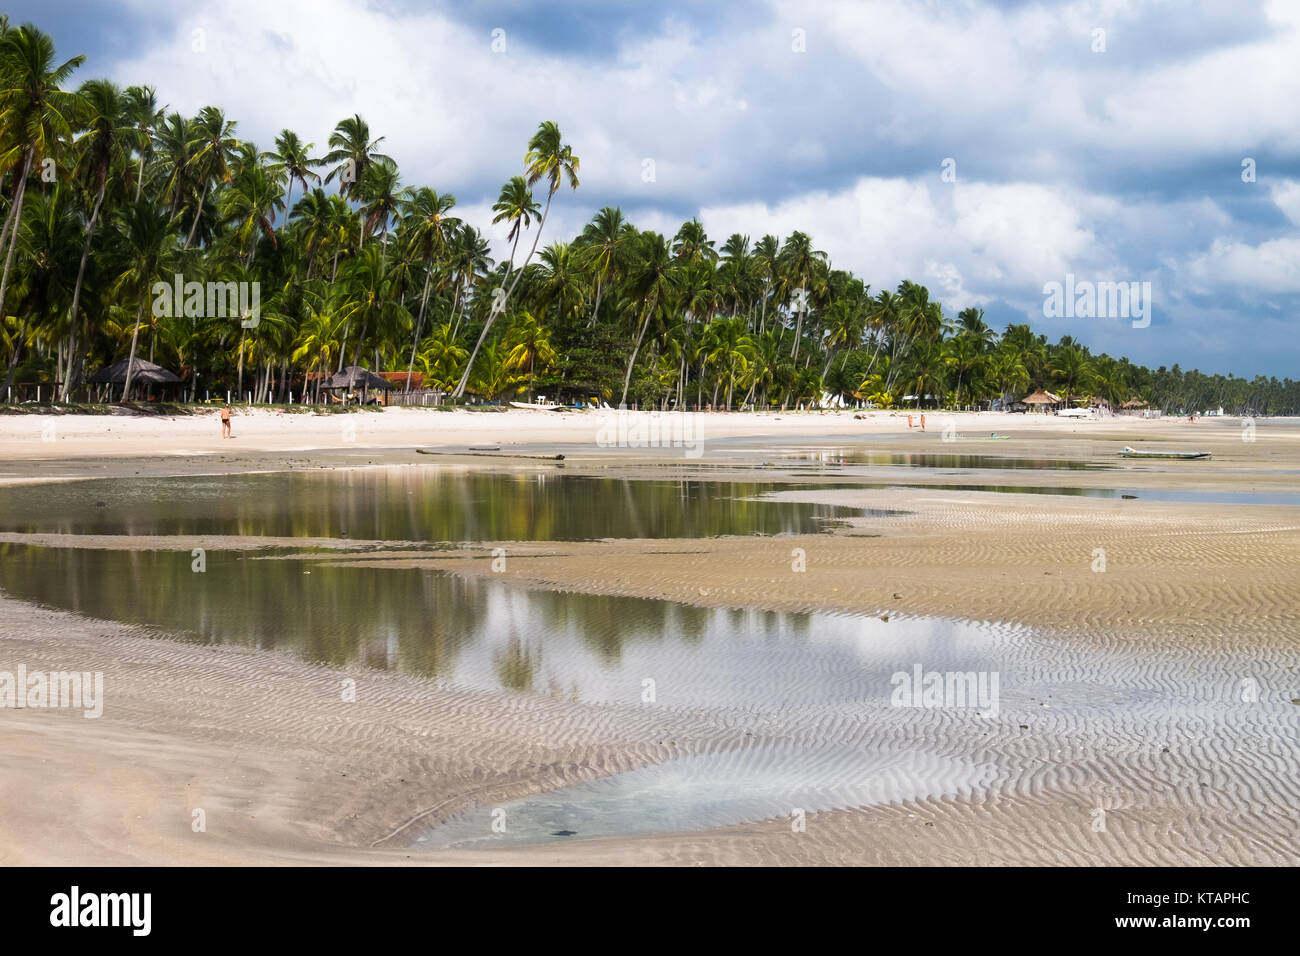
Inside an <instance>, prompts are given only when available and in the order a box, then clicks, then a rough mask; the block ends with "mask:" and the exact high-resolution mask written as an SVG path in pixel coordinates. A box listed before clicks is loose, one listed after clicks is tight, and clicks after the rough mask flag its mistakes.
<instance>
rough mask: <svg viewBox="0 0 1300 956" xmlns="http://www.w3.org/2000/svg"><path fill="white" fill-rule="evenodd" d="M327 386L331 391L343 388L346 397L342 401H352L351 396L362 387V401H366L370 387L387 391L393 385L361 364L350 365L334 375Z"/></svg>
mask: <svg viewBox="0 0 1300 956" xmlns="http://www.w3.org/2000/svg"><path fill="white" fill-rule="evenodd" d="M325 387H326V388H328V389H330V390H331V391H339V390H343V391H344V397H343V399H342V401H344V402H347V401H350V396H351V395H352V394H353V393H355V392H356V391H357V389H360V390H361V401H362V403H364V402H365V401H366V396H367V395H368V394H369V392H370V389H372V388H374V389H381V390H384V391H387V390H388V389H390V388H392V387H393V386H392V385H390V384H389V383H388V382H387V380H385V379H384V378H382V377H380V376H378V375H376V374H375V373H374V372H372V371H370V369H368V368H362V367H361V366H360V365H349V366H348V367H347V368H345V369H344V370H343V371H341V372H337V373H336V374H334V375H332V376H331V377H330V380H329V381H328V382H327V383H326V384H325Z"/></svg>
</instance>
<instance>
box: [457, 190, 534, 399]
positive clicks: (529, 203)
mask: <svg viewBox="0 0 1300 956" xmlns="http://www.w3.org/2000/svg"><path fill="white" fill-rule="evenodd" d="M492 209H493V211H494V212H495V213H496V216H494V217H493V219H492V221H493V222H494V223H498V222H508V223H510V231H509V232H508V233H507V234H506V238H507V239H508V240H509V241H510V261H509V264H508V265H507V266H506V272H505V280H508V279H509V278H510V273H511V271H512V270H513V269H514V265H515V252H516V250H517V249H518V248H519V239H520V237H521V236H522V235H523V231H524V230H525V229H527V228H528V227H529V225H531V224H532V221H533V220H534V219H536V218H537V216H538V214H539V210H540V209H541V207H540V206H538V205H537V203H536V202H535V201H534V200H533V191H532V190H531V189H529V188H528V182H527V181H526V180H525V179H524V177H523V176H513V177H511V179H510V181H509V182H507V183H506V184H505V185H504V186H502V187H501V194H500V195H499V196H498V197H497V201H496V202H495V203H493V204H492ZM538 231H539V233H540V231H541V230H540V226H539V228H538ZM535 245H536V242H535V241H534V246H535ZM519 275H523V269H520V270H519ZM515 281H516V282H517V281H518V279H516V280H515ZM513 288H514V285H513V284H512V285H511V286H510V289H513ZM503 290H504V291H503ZM509 295H510V291H509V290H506V289H505V285H504V280H503V282H502V286H501V287H500V288H499V289H498V290H497V292H496V293H494V294H493V296H492V310H491V312H489V313H488V317H487V321H486V322H485V323H484V324H483V330H482V331H481V332H480V333H479V336H478V341H477V342H475V343H474V349H473V351H471V352H470V355H469V362H468V363H466V365H465V374H464V375H462V376H461V379H460V381H459V382H458V383H457V384H456V388H455V390H454V391H453V392H452V393H451V394H452V397H453V398H460V397H461V396H462V395H464V394H465V388H466V386H467V384H468V383H469V376H470V372H471V371H472V370H473V368H474V360H475V358H477V356H478V351H479V349H481V348H482V347H483V342H484V341H485V340H486V339H487V335H488V330H489V329H491V328H492V324H493V322H495V321H496V317H497V316H498V315H500V314H501V313H502V312H504V311H505V307H506V299H507V298H508V297H509Z"/></svg>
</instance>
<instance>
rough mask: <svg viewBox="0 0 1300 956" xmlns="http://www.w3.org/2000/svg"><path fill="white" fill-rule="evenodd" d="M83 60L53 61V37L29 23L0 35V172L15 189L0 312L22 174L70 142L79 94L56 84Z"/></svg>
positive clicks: (0, 233)
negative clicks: (10, 175)
mask: <svg viewBox="0 0 1300 956" xmlns="http://www.w3.org/2000/svg"><path fill="white" fill-rule="evenodd" d="M85 61H86V58H85V57H84V56H74V57H72V58H71V59H68V60H65V61H64V62H63V63H61V64H59V65H57V66H56V65H55V62H54V41H53V40H51V39H50V37H49V36H48V35H47V34H45V33H42V32H41V31H40V30H38V29H36V27H34V26H32V25H31V24H23V25H22V26H21V27H19V28H18V29H16V30H6V31H5V32H4V34H3V35H2V36H0V76H3V86H4V89H2V90H0V129H2V130H3V131H4V140H3V147H0V172H6V171H9V170H14V171H16V173H17V191H16V192H15V193H14V199H13V203H12V204H11V205H10V207H9V216H8V218H6V220H5V224H4V227H3V228H2V229H0V249H4V248H5V242H6V238H5V237H6V235H7V236H8V251H7V252H6V254H5V265H4V274H3V276H2V277H0V316H3V315H4V314H5V301H6V297H7V295H8V293H9V271H10V269H11V267H12V266H13V259H14V249H15V248H16V247H17V245H18V242H17V236H18V225H19V223H21V222H22V218H23V199H24V197H25V196H26V194H27V177H28V176H29V175H30V174H31V171H32V166H33V165H35V164H36V163H37V162H42V163H43V162H44V161H45V160H57V159H58V157H59V156H60V154H61V153H62V152H63V148H64V146H65V145H66V144H67V143H69V142H71V140H72V134H73V130H74V129H75V128H76V126H77V125H78V123H79V122H80V114H81V113H82V111H83V109H84V106H83V103H82V101H81V98H80V97H78V96H77V95H76V94H75V93H68V92H65V91H64V90H62V89H60V86H62V84H63V83H64V82H66V81H67V79H68V78H69V77H70V76H72V73H73V71H74V70H76V69H77V67H79V66H81V64H82V63H84V62H85Z"/></svg>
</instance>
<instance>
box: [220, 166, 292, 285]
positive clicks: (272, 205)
mask: <svg viewBox="0 0 1300 956" xmlns="http://www.w3.org/2000/svg"><path fill="white" fill-rule="evenodd" d="M221 212H222V215H223V216H224V217H225V218H227V219H230V220H231V221H233V222H235V223H236V228H235V240H236V241H237V242H238V243H239V244H240V246H241V247H242V248H245V249H247V251H248V255H247V257H246V258H245V257H242V256H241V258H244V264H245V265H252V262H253V256H254V255H255V254H256V252H257V239H258V237H259V236H265V237H266V239H267V241H268V242H270V243H271V248H273V249H276V248H279V240H277V239H276V235H275V217H276V214H277V213H281V212H284V191H283V190H282V189H281V188H280V183H279V182H278V181H277V180H276V178H275V176H274V174H273V173H272V172H271V171H270V170H269V169H268V168H267V167H265V166H261V165H256V164H255V165H252V166H250V167H248V168H247V169H243V170H240V173H239V176H238V178H237V179H236V180H235V182H234V185H233V186H232V187H231V188H230V191H229V192H227V193H226V195H225V196H224V197H223V199H222V203H221Z"/></svg>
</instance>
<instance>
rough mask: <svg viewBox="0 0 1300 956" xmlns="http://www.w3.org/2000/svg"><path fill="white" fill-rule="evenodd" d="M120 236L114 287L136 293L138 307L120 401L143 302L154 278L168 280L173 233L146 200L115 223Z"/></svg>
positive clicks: (131, 372)
mask: <svg viewBox="0 0 1300 956" xmlns="http://www.w3.org/2000/svg"><path fill="white" fill-rule="evenodd" d="M118 233H119V237H120V238H121V240H122V246H123V251H124V252H125V268H123V269H122V271H121V272H120V273H119V274H118V277H117V280H116V282H115V286H116V288H117V289H118V290H119V291H121V292H124V293H126V294H127V295H128V296H135V297H136V299H137V303H138V304H137V308H136V315H135V327H134V328H133V330H132V332H131V351H130V352H129V353H128V355H127V359H128V361H127V366H126V380H125V381H124V382H123V383H122V399H121V400H122V401H126V397H127V395H129V394H130V391H131V379H132V377H133V376H134V373H135V369H134V365H135V351H136V345H137V343H138V342H139V340H140V324H141V322H143V321H144V309H145V304H146V303H147V302H148V301H149V290H150V288H151V287H152V286H153V284H154V282H155V281H159V280H161V281H170V279H171V276H170V274H169V260H170V253H171V251H172V247H173V245H174V242H175V235H174V234H173V233H172V231H171V219H170V217H168V216H167V215H166V214H165V213H160V212H158V211H157V210H155V209H154V207H153V205H152V204H151V203H149V202H148V201H142V202H138V203H135V204H134V205H133V206H131V208H130V209H128V210H127V212H126V215H125V217H124V218H123V220H122V222H120V223H119V225H118Z"/></svg>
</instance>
